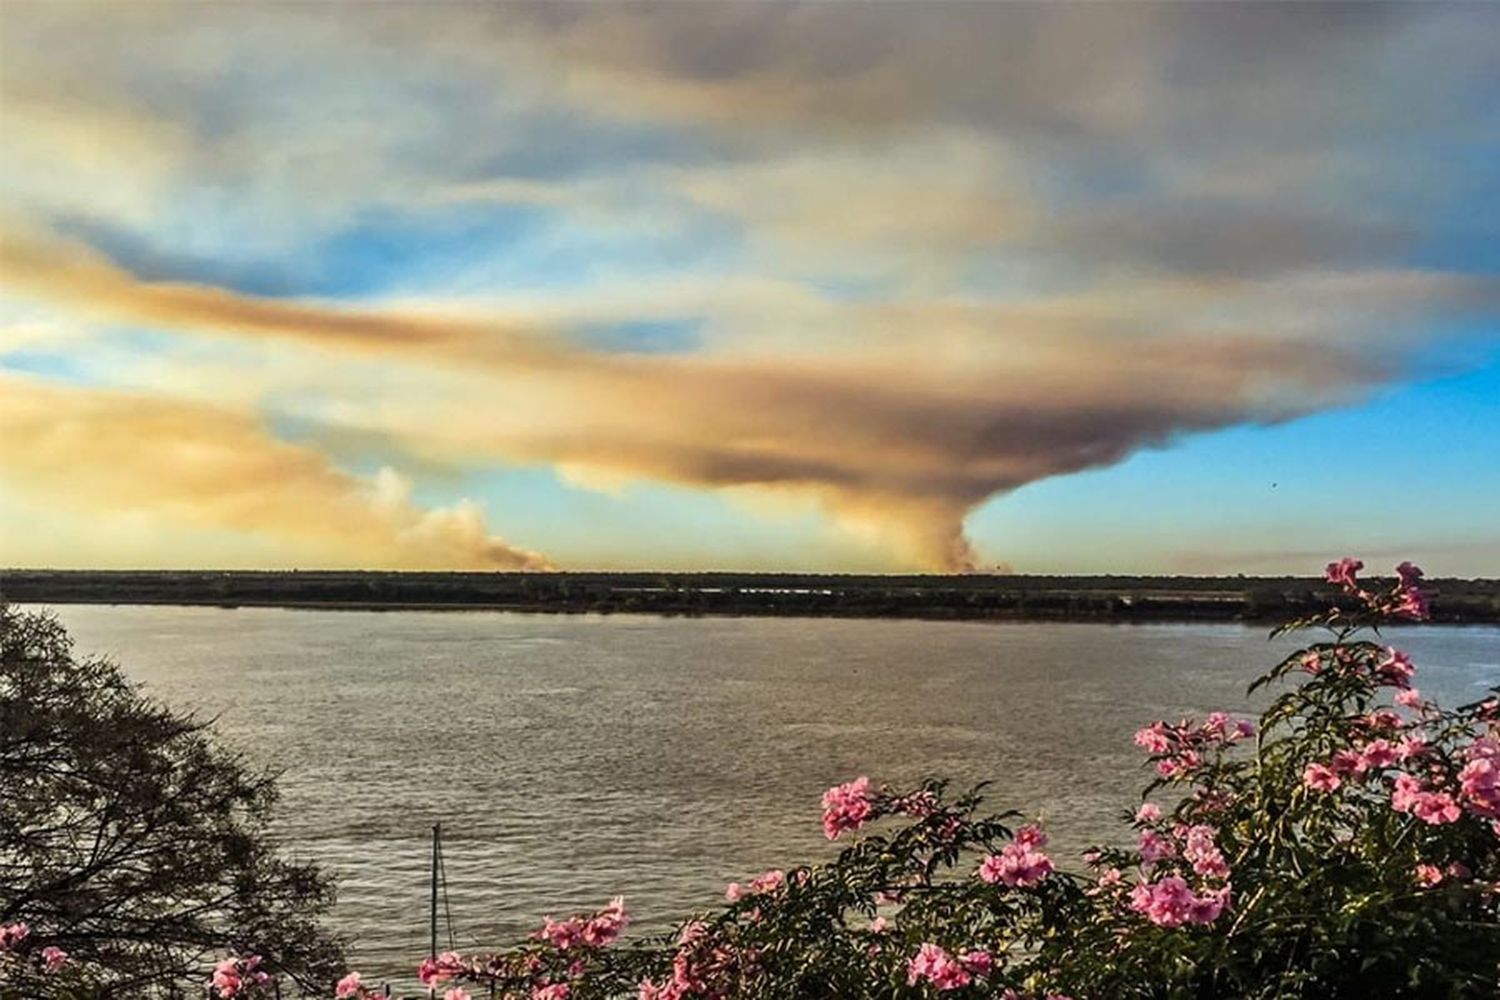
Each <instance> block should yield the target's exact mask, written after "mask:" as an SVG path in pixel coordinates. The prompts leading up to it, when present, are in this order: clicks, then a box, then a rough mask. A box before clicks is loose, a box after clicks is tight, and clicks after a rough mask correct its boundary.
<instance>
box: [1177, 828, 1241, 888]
mask: <svg viewBox="0 0 1500 1000" xmlns="http://www.w3.org/2000/svg"><path fill="white" fill-rule="evenodd" d="M1215 832H1216V831H1215V830H1214V828H1213V827H1211V826H1203V825H1199V826H1194V827H1191V828H1189V830H1188V832H1187V837H1186V838H1185V839H1186V841H1187V846H1186V847H1184V848H1183V851H1182V856H1183V857H1184V858H1186V859H1187V860H1188V861H1191V862H1192V864H1193V871H1195V872H1197V873H1198V874H1199V875H1204V876H1209V877H1212V878H1228V877H1229V865H1228V864H1227V863H1226V862H1225V861H1224V855H1223V854H1222V853H1221V852H1220V851H1219V848H1218V845H1217V844H1216V843H1215V840H1214V837H1215Z"/></svg>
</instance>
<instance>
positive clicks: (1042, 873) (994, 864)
mask: <svg viewBox="0 0 1500 1000" xmlns="http://www.w3.org/2000/svg"><path fill="white" fill-rule="evenodd" d="M1046 846H1047V835H1046V834H1045V833H1043V832H1042V831H1041V829H1040V828H1039V827H1035V826H1023V827H1021V829H1019V830H1017V831H1016V836H1015V839H1014V840H1012V841H1011V842H1010V843H1009V844H1006V845H1005V846H1004V847H1002V848H1001V849H1000V853H999V854H991V855H989V856H987V857H986V858H985V859H984V860H983V861H981V862H980V864H979V877H980V878H981V879H983V880H984V881H986V882H988V883H990V884H991V885H994V884H995V883H996V882H1003V883H1005V884H1006V885H1008V886H1012V887H1017V888H1025V887H1027V886H1032V885H1036V884H1037V883H1038V882H1040V881H1041V880H1042V879H1044V878H1046V877H1047V876H1048V875H1051V874H1052V872H1053V870H1054V869H1053V865H1052V859H1051V858H1049V857H1047V855H1045V854H1043V853H1042V850H1041V849H1042V848H1043V847H1046Z"/></svg>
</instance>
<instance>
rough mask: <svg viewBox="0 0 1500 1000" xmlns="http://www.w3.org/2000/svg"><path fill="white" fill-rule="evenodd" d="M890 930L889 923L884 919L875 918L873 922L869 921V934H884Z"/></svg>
mask: <svg viewBox="0 0 1500 1000" xmlns="http://www.w3.org/2000/svg"><path fill="white" fill-rule="evenodd" d="M890 929H891V922H890V921H889V920H887V919H885V917H876V918H875V919H874V920H872V921H870V933H871V934H884V933H885V932H886V931H888V930H890Z"/></svg>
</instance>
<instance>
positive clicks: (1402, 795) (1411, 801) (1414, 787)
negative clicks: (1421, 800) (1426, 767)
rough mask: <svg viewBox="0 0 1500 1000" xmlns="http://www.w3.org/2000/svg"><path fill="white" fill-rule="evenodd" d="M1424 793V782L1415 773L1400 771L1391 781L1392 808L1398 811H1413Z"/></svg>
mask: <svg viewBox="0 0 1500 1000" xmlns="http://www.w3.org/2000/svg"><path fill="white" fill-rule="evenodd" d="M1421 794H1422V782H1420V781H1418V780H1417V778H1416V777H1415V776H1414V775H1410V774H1407V773H1406V772H1405V771H1398V772H1397V773H1396V777H1395V778H1394V779H1393V780H1392V782H1391V808H1392V809H1394V810H1396V811H1397V812H1411V811H1412V809H1413V808H1415V806H1416V804H1417V797H1418V796H1420V795H1421Z"/></svg>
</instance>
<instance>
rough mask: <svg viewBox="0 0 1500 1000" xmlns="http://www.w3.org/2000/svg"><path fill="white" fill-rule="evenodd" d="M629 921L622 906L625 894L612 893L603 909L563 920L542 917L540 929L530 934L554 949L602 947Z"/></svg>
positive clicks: (608, 943) (618, 933) (628, 916)
mask: <svg viewBox="0 0 1500 1000" xmlns="http://www.w3.org/2000/svg"><path fill="white" fill-rule="evenodd" d="M629 923H630V914H629V913H628V912H627V911H626V909H625V897H624V896H616V897H615V898H614V899H611V900H610V901H609V904H608V905H607V906H605V907H604V909H602V910H600V911H599V912H597V913H595V914H593V915H592V916H588V917H569V918H568V919H567V920H553V919H552V918H551V917H544V918H542V928H541V930H538V931H536V932H534V933H533V934H532V937H534V938H536V939H537V940H539V941H546V942H547V943H548V944H550V945H551V946H552V947H554V948H556V949H557V950H558V951H568V950H569V949H571V948H603V947H605V946H607V945H610V944H613V943H614V941H615V939H616V938H618V937H619V936H620V932H621V931H623V930H624V929H625V928H626V926H627V925H629Z"/></svg>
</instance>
